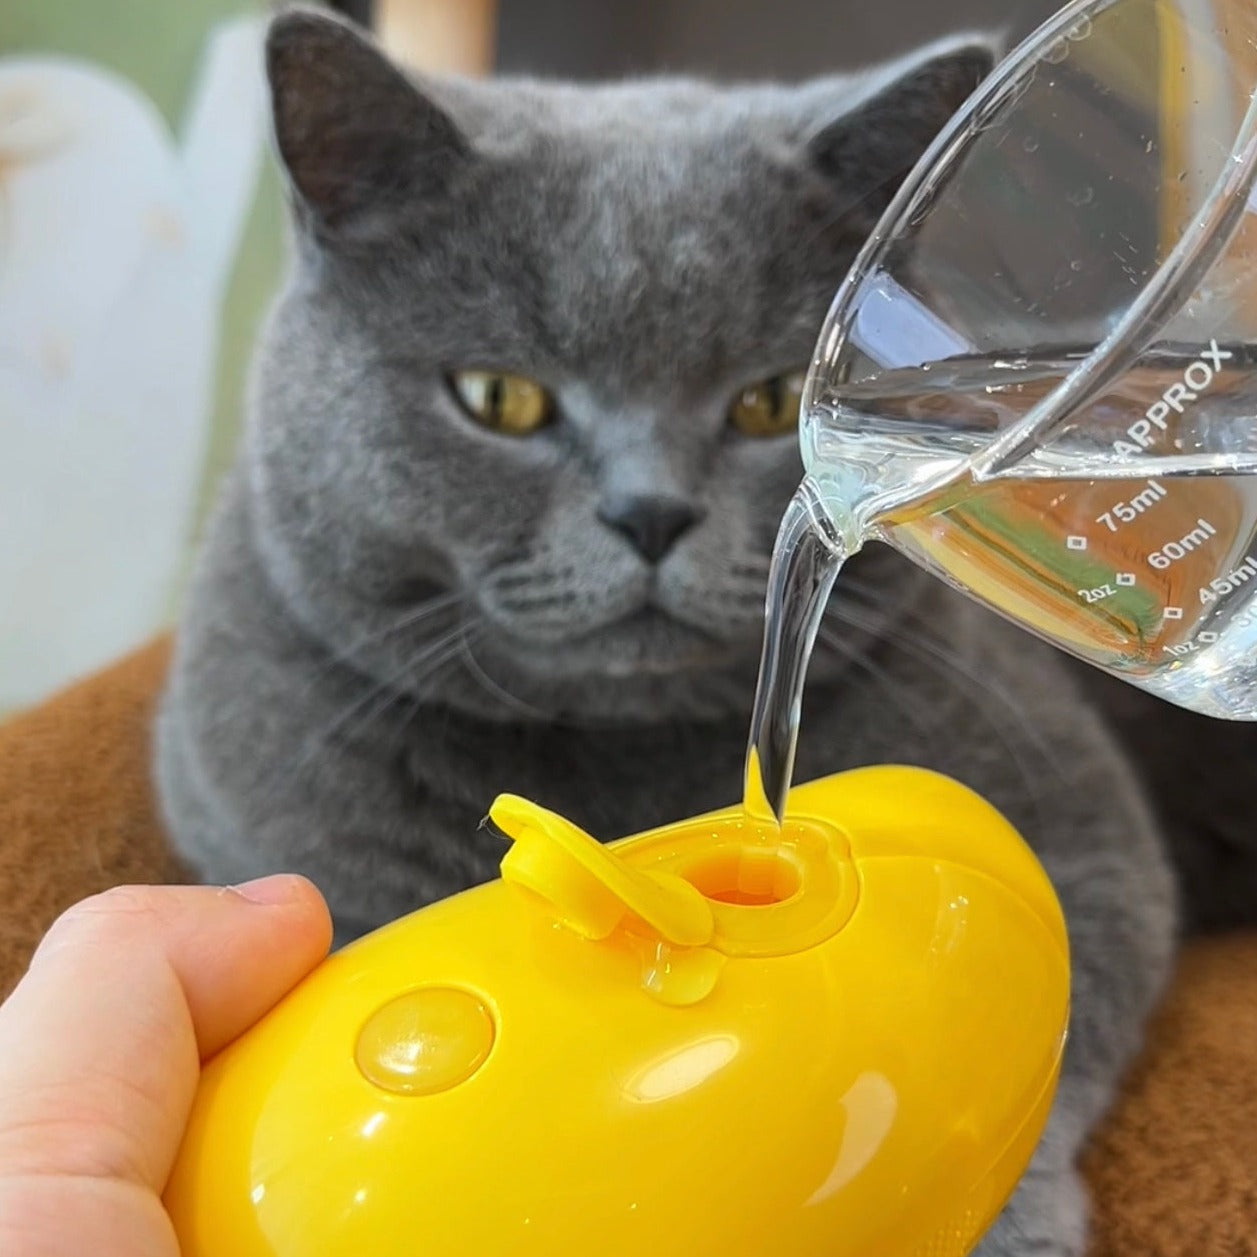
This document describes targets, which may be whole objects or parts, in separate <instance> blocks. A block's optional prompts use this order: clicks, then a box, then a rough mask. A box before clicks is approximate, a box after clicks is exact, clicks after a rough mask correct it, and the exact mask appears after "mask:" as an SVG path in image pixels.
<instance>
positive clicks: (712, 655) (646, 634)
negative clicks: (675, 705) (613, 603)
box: [510, 606, 738, 680]
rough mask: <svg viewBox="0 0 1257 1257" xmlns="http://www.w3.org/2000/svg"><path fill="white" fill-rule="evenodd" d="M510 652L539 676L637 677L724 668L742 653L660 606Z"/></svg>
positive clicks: (623, 678) (624, 678)
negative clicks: (544, 644) (558, 639)
mask: <svg viewBox="0 0 1257 1257" xmlns="http://www.w3.org/2000/svg"><path fill="white" fill-rule="evenodd" d="M510 653H511V654H512V655H516V656H517V663H518V664H519V666H521V667H522V668H524V669H525V670H526V671H528V672H532V673H534V674H535V675H541V676H553V677H569V678H570V677H578V676H590V677H603V678H607V679H612V680H631V679H632V678H634V677H651V676H653V677H658V676H670V675H677V674H680V673H685V672H693V671H700V670H705V669H709V668H713V667H719V666H721V665H724V664H728V663H729V662H731V661H732V660H733V659H734V658H735V656H736V654H737V653H738V652H736V651H735V650H734V649H733V648H732V647H731V646H730V644H729V642H728V641H724V640H721V639H719V638H717V637H716V636H715V635H714V634H713V633H710V632H708V631H706V630H704V629H702V628H699V627H698V626H696V625H694V624H690V623H687V622H686V621H683V620H681V619H678V618H677V617H676V616H674V615H672V614H671V613H669V612H668V611H665V610H663V609H662V608H660V607H656V606H644V607H641V608H639V609H638V610H636V611H633V612H631V613H629V614H628V615H625V616H622V617H621V618H619V619H618V620H613V621H611V622H610V623H608V624H603V625H600V626H598V627H597V628H594V629H590V630H588V631H587V632H583V633H579V634H573V635H572V636H571V637H568V638H564V639H563V640H562V641H556V642H553V643H549V644H547V645H546V646H545V647H544V648H542V647H537V646H530V647H527V648H523V649H521V648H518V647H517V648H516V649H514V650H511V651H510Z"/></svg>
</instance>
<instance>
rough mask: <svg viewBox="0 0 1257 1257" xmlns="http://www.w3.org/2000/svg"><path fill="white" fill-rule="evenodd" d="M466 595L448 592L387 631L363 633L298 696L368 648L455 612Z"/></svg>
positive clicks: (333, 657)
mask: <svg viewBox="0 0 1257 1257" xmlns="http://www.w3.org/2000/svg"><path fill="white" fill-rule="evenodd" d="M464 597H465V595H464V594H463V593H462V592H461V591H459V590H453V589H452V590H448V591H447V592H445V593H442V594H437V595H436V596H435V597H433V598H429V599H428V600H427V601H426V602H423V603H420V604H419V606H417V607H413V608H411V610H409V611H407V612H405V613H403V614H402V615H401V616H400V617H399V618H398V619H397V620H395V621H394V622H393V623H392V624H386V625H385V626H384V627H383V628H377V629H372V630H371V631H370V632H368V633H363V634H361V635H360V636H358V637H356V638H354V640H353V641H351V642H349V643H348V644H347V645H345V646H342V647H340V649H338V650H335V651H333V652H331V653H330V654H328V656H327V657H326V658H325V659H324V660H323V662H322V663H321V664H320V666H319V667H318V668H316V669H315V670H314V671H313V672H312V673H311V675H310V676H309V677H308V678H307V680H306V683H305V685H304V686H303V687H302V688H301V689H300V690H299V691H298V694H306V693H308V692H309V691H310V690H311V689H313V688H314V686H315V685H317V684H318V683H319V682H320V681H322V680H323V678H324V677H326V676H327V674H328V673H329V672H331V671H333V670H334V669H335V668H338V667H340V666H342V665H345V664H352V663H354V662H355V656H357V654H358V653H359V651H361V650H362V649H363V648H364V647H367V646H378V645H380V644H381V643H383V642H385V641H387V640H388V639H389V638H390V637H394V636H395V635H396V634H398V633H401V632H404V631H405V630H406V629H409V628H414V627H415V626H416V625H418V624H422V623H423V622H424V621H425V620H428V619H431V618H432V617H433V616H436V615H439V614H440V613H441V612H442V611H451V610H454V609H456V608H457V607H459V606H460V604H461V603H462V602H463V599H464Z"/></svg>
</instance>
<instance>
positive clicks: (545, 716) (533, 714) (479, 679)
mask: <svg viewBox="0 0 1257 1257" xmlns="http://www.w3.org/2000/svg"><path fill="white" fill-rule="evenodd" d="M462 654H463V661H464V663H466V665H467V671H468V672H469V673H470V674H471V678H472V680H473V681H475V682H476V684H477V685H479V686H480V688H481V689H483V690H484V691H485V692H486V693H487V694H489V695H491V696H492V697H493V698H496V699H498V700H499V701H500V702H502V703H504V704H505V705H506V706H508V707H510V708H512V709H513V710H514V711H518V712H519V713H520V714H521V715H525V716H528V717H530V718H531V719H534V720H545V721H549V720H553V718H554V713H553V712H551V711H547V710H545V709H543V708H541V707H534V706H533V705H532V704H531V703H528V702H525V701H524V700H523V699H522V698H520V697H519V696H518V695H515V694H512V693H511V692H510V690H508V689H507V688H506V687H505V686H504V685H502V684H501V683H499V682H498V681H495V680H494V679H493V677H491V676H490V675H489V673H488V672H487V671H486V669H485V667H484V665H483V664H482V663H481V662H480V660H479V659H477V658H476V656H475V652H474V651H473V650H472V648H471V639H470V637H468V636H466V635H464V637H463V640H462Z"/></svg>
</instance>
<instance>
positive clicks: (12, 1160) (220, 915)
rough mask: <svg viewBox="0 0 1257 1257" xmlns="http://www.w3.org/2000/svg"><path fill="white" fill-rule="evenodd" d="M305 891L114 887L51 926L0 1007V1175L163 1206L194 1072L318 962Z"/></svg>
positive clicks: (263, 885) (275, 883)
mask: <svg viewBox="0 0 1257 1257" xmlns="http://www.w3.org/2000/svg"><path fill="white" fill-rule="evenodd" d="M330 940H331V925H330V921H329V918H328V913H327V908H326V906H325V905H324V903H323V900H322V898H321V897H320V896H319V894H318V892H317V891H316V890H315V889H314V887H313V886H312V885H311V884H310V883H309V882H307V881H305V880H304V879H303V878H298V877H287V876H281V877H271V878H265V879H262V880H261V881H259V882H252V883H249V884H247V885H245V886H242V887H239V888H237V889H232V890H219V889H216V888H214V887H208V886H181V887H168V886H167V887H124V888H120V889H118V890H113V891H107V892H106V893H105V894H103V895H98V896H95V897H94V898H92V899H88V900H85V901H84V902H83V903H81V904H79V905H77V906H76V907H74V908H71V909H70V910H69V912H67V913H66V914H65V915H64V916H62V917H61V918H60V920H58V921H57V923H56V924H55V925H54V926H53V928H52V929H51V930H50V931H49V933H48V935H47V937H46V938H45V939H44V941H43V943H42V944H41V945H40V947H39V950H38V951H37V952H36V954H35V957H34V959H33V961H32V962H31V967H30V970H29V972H28V973H27V975H26V976H25V977H24V978H23V979H22V981H21V983H20V984H19V985H18V987H17V989H16V990H15V991H14V992H13V994H12V995H11V996H10V998H9V1000H8V1001H7V1002H6V1003H5V1004H4V1005H3V1006H2V1007H0V1176H3V1175H16V1176H19V1177H26V1176H30V1175H59V1176H67V1177H69V1176H88V1177H95V1178H107V1179H113V1180H120V1181H122V1182H126V1183H129V1184H134V1185H136V1186H140V1187H143V1188H147V1189H148V1190H150V1191H152V1192H157V1193H160V1191H161V1190H162V1188H163V1186H164V1184H165V1181H166V1177H167V1175H168V1174H169V1172H170V1166H171V1164H172V1162H173V1160H174V1156H175V1153H176V1152H177V1150H178V1146H179V1141H180V1139H181V1137H182V1134H183V1128H184V1125H185V1123H186V1121H187V1115H188V1111H189V1108H190V1106H191V1102H192V1097H193V1094H194V1092H195V1089H196V1083H197V1077H198V1074H199V1068H200V1062H201V1061H202V1060H203V1059H205V1058H206V1057H208V1056H210V1055H212V1054H213V1053H214V1052H215V1051H217V1050H218V1049H219V1048H220V1047H222V1046H224V1045H225V1044H226V1043H228V1042H229V1041H230V1040H231V1039H232V1038H234V1037H235V1036H236V1035H238V1034H240V1033H241V1032H242V1031H243V1030H245V1029H247V1028H248V1027H249V1026H250V1025H252V1024H253V1022H254V1021H256V1020H257V1019H258V1018H259V1017H261V1016H262V1014H263V1013H265V1012H266V1011H267V1010H268V1009H269V1008H270V1007H271V1006H272V1005H273V1004H274V1003H275V1002H276V1001H277V1000H278V999H279V998H280V997H281V996H282V995H283V994H284V993H285V992H286V991H288V990H289V989H290V988H291V987H292V986H294V985H295V984H296V983H297V982H298V981H299V980H300V979H301V978H302V977H303V976H304V975H305V974H306V973H307V972H309V970H310V969H311V968H313V967H314V965H315V964H317V963H318V961H319V960H320V959H321V958H322V957H323V956H324V955H325V954H326V952H327V949H328V946H329V944H330Z"/></svg>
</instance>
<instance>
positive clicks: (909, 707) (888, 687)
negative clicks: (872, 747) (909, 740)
mask: <svg viewBox="0 0 1257 1257" xmlns="http://www.w3.org/2000/svg"><path fill="white" fill-rule="evenodd" d="M816 640H817V642H818V643H820V645H821V646H822V647H824V648H826V649H828V650H832V651H834V652H835V653H836V654H838V655H841V656H842V657H843V658H844V659H846V660H848V661H849V662H850V663H851V666H852V667H854V668H858V669H859V670H860V672H862V673H863V674H864V675H865V676H866V677H867V678H868V679H869V680H870V681H873V682H875V683H876V684H877V685H878V687H879V688H880V689H881V690H882V692H883V693H884V694H886V695H887V697H889V699H890V700H891V702H893V703H894V705H895V708H896V710H897V711H899V712H900V713H901V714H902V715H903V716H904V717H905V719H907V720H908V722H909V723H910V724H911V725H912V727H913V728H914V729H915V730H916V731H917V732H918V733H919V734H921V735H922V736H923V737H928V736H931V735H932V731H931V730H930V727H929V725H928V724H927V723H926V721H925V720H924V719H923V718H922V715H921V712H920V708H921V704H920V703H918V702H915V701H914V696H913V695H912V693H911V691H910V690H908V689H906V688H905V687H904V686H902V685H900V684H899V682H897V681H895V680H894V679H893V678H892V677H891V675H890V673H889V672H887V671H886V669H885V668H883V667H881V666H880V665H879V664H876V663H874V662H873V660H871V659H869V658H868V656H867V655H865V653H864V652H863V651H861V650H859V649H858V648H857V647H855V646H853V645H852V644H851V643H850V642H845V641H843V640H842V638H841V637H839V636H838V634H837V633H833V632H830V631H829V630H827V629H825V628H821V629H819V630H818V631H817V634H816Z"/></svg>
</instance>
